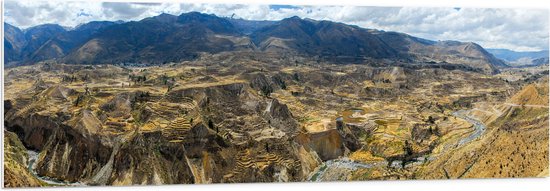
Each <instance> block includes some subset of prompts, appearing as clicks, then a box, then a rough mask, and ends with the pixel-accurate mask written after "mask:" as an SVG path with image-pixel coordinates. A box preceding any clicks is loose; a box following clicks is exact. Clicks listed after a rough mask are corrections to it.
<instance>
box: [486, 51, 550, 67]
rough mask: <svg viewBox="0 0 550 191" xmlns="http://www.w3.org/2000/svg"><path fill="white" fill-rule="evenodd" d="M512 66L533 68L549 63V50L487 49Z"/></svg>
mask: <svg viewBox="0 0 550 191" xmlns="http://www.w3.org/2000/svg"><path fill="white" fill-rule="evenodd" d="M487 51H489V52H490V53H491V54H493V55H495V56H496V57H498V58H500V59H503V60H505V61H506V62H508V63H509V65H511V66H533V65H535V66H536V65H541V64H547V63H548V54H549V53H548V50H541V51H525V52H517V51H512V50H508V49H487Z"/></svg>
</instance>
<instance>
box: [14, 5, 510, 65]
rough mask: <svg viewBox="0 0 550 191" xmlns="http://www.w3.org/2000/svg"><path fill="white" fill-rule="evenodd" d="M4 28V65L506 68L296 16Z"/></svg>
mask: <svg viewBox="0 0 550 191" xmlns="http://www.w3.org/2000/svg"><path fill="white" fill-rule="evenodd" d="M5 26H6V32H5V34H6V35H5V39H4V41H5V47H4V48H5V54H6V56H5V58H4V59H5V60H4V61H5V63H6V66H8V67H9V66H18V65H27V64H33V63H36V62H38V61H43V60H50V59H57V60H58V61H60V62H64V63H71V64H119V63H141V64H162V63H167V62H177V61H182V60H192V59H196V58H198V57H199V56H200V54H201V53H219V52H224V51H262V52H275V53H285V54H290V55H299V56H307V57H313V58H317V59H319V60H328V61H332V62H336V63H364V62H365V61H366V60H385V62H404V63H409V62H431V63H448V64H463V65H467V66H469V67H472V68H474V69H477V70H481V71H482V72H485V73H496V72H497V71H498V68H502V67H507V65H506V64H505V62H504V61H502V60H500V59H498V58H496V57H495V56H493V55H492V54H491V53H489V52H487V51H486V50H485V49H483V48H482V47H481V46H479V45H478V44H475V43H472V42H456V41H430V40H426V39H421V38H417V37H413V36H410V35H407V34H403V33H397V32H386V31H380V30H374V29H364V28H360V27H357V26H352V25H347V24H343V23H337V22H332V21H317V20H311V19H302V18H299V17H291V18H287V19H283V20H281V21H248V20H242V19H230V18H222V17H217V16H215V15H208V14H202V13H198V12H190V13H184V14H181V15H179V16H174V15H169V14H161V15H158V16H155V17H150V18H145V19H143V20H140V21H132V22H125V23H120V22H119V23H115V22H109V21H94V22H90V23H87V24H83V25H81V26H78V27H76V28H75V29H73V30H66V29H64V28H63V27H61V26H59V25H56V24H47V25H40V26H36V27H32V28H29V29H26V30H24V31H22V30H20V29H18V28H17V27H14V26H11V25H9V24H6V25H5Z"/></svg>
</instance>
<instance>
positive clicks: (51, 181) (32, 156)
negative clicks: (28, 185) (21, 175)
mask: <svg viewBox="0 0 550 191" xmlns="http://www.w3.org/2000/svg"><path fill="white" fill-rule="evenodd" d="M27 154H28V155H29V161H28V165H29V166H28V167H27V168H28V170H29V172H31V174H32V175H33V176H34V177H36V178H37V179H39V180H41V181H43V182H45V183H47V184H48V185H50V186H86V184H83V183H81V182H64V181H60V180H57V179H55V178H50V177H47V176H40V175H38V173H36V170H35V168H36V161H37V160H38V154H39V153H37V152H36V151H33V150H27Z"/></svg>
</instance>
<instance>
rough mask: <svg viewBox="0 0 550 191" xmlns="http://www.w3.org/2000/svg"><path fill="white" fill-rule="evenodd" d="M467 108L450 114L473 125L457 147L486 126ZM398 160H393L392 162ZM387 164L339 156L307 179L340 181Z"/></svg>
mask: <svg viewBox="0 0 550 191" xmlns="http://www.w3.org/2000/svg"><path fill="white" fill-rule="evenodd" d="M467 113H468V111H467V110H459V111H456V112H454V113H453V114H452V115H453V116H456V117H458V118H462V119H464V120H466V121H468V122H469V123H471V124H472V125H473V128H474V131H473V133H471V134H470V135H468V136H467V137H464V138H462V139H460V140H459V141H458V142H457V143H456V144H457V148H458V147H461V146H463V145H465V144H467V143H470V142H471V141H473V140H475V139H477V138H478V137H480V136H481V135H483V133H484V132H485V130H486V129H487V127H486V126H485V125H484V124H483V123H482V122H480V121H479V120H477V119H475V118H472V117H470V116H468V115H467ZM426 158H428V157H427V156H422V157H419V158H418V161H417V162H413V165H415V164H419V163H423V162H424V159H426ZM433 159H434V156H431V157H429V160H433ZM396 162H399V161H394V163H396ZM394 163H392V164H391V166H392V167H399V166H400V165H395V164H394ZM383 166H388V162H387V161H379V162H371V163H362V162H356V161H353V160H351V159H349V158H347V157H341V158H338V159H333V160H328V161H325V162H324V163H322V164H321V165H319V166H318V167H317V168H316V169H315V170H314V171H313V172H312V173H310V175H309V177H308V179H307V181H312V182H321V181H342V180H346V178H347V176H348V175H349V173H350V172H352V171H355V170H357V169H369V168H373V167H383Z"/></svg>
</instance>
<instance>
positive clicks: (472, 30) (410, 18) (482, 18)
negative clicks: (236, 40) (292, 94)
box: [5, 0, 549, 50]
mask: <svg viewBox="0 0 550 191" xmlns="http://www.w3.org/2000/svg"><path fill="white" fill-rule="evenodd" d="M190 11H199V12H203V13H209V14H216V15H218V16H224V17H230V16H232V15H233V14H235V16H236V17H237V18H243V19H252V20H280V19H283V18H287V17H291V16H300V17H302V18H312V19H316V20H332V21H337V22H344V23H348V24H353V25H358V26H361V27H365V28H374V29H381V30H387V31H398V32H404V33H408V34H411V35H413V36H418V37H422V38H427V39H432V40H459V41H472V42H476V43H479V44H481V45H482V46H484V47H486V48H507V49H513V50H540V49H548V31H549V21H548V18H549V16H548V14H549V13H548V10H535V9H482V8H462V9H454V8H433V7H404V8H398V7H391V8H389V7H357V6H355V7H354V6H297V7H289V6H278V7H276V8H273V7H272V8H270V6H269V5H259V4H247V5H231V4H199V3H197V4H179V3H102V2H60V1H15V0H7V1H5V20H6V22H8V23H10V24H14V25H16V26H19V27H22V28H27V27H30V26H35V25H38V24H44V23H57V24H60V25H63V26H76V25H78V24H82V23H86V22H89V21H93V20H110V21H115V20H124V21H130V20H140V19H143V18H145V17H151V16H155V15H158V14H160V13H169V14H174V15H179V14H181V13H185V12H190Z"/></svg>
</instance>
